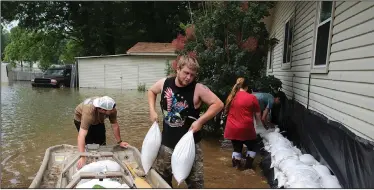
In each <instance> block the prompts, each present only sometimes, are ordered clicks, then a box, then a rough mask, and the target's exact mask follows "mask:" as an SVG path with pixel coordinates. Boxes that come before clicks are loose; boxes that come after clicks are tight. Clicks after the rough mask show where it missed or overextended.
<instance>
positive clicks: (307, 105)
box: [306, 72, 312, 110]
mask: <svg viewBox="0 0 374 190" xmlns="http://www.w3.org/2000/svg"><path fill="white" fill-rule="evenodd" d="M311 76H312V73H311V72H309V82H308V102H307V104H306V109H307V110H309V96H310V79H311V78H312V77H311Z"/></svg>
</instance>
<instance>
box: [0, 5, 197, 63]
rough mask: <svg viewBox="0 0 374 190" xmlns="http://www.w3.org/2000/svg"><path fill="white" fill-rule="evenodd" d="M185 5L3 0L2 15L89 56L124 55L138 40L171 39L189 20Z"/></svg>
mask: <svg viewBox="0 0 374 190" xmlns="http://www.w3.org/2000/svg"><path fill="white" fill-rule="evenodd" d="M195 4H196V3H192V4H191V5H192V6H194V5H195ZM186 6H187V3H186V2H183V1H173V2H158V1H152V2H150V1H144V2H136V1H133V2H132V1H91V2H86V1H66V2H63V1H21V2H19V1H15V2H9V1H8V2H2V10H1V12H2V15H1V16H2V19H5V21H11V20H19V26H22V27H24V28H28V29H36V30H42V31H45V32H50V31H53V32H60V33H61V34H63V35H64V36H65V38H66V39H67V40H74V41H76V44H80V46H81V47H82V51H83V52H82V55H85V56H89V55H106V54H116V53H124V52H125V51H126V50H127V49H129V48H130V47H131V46H133V45H134V44H135V43H137V42H139V41H148V42H166V41H171V40H172V38H173V36H175V35H176V34H177V33H178V32H179V31H180V29H179V28H178V27H177V26H178V25H179V23H180V22H186V21H187V20H188V19H189V14H188V12H187V9H186Z"/></svg>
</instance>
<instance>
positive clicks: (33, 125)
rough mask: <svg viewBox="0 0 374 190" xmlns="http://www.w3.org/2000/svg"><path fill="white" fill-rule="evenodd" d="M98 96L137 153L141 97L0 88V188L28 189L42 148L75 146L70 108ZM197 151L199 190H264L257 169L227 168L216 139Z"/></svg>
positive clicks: (145, 116)
mask: <svg viewBox="0 0 374 190" xmlns="http://www.w3.org/2000/svg"><path fill="white" fill-rule="evenodd" d="M102 95H108V96H111V97H112V98H114V99H115V101H116V103H117V109H118V121H119V125H120V129H121V137H122V139H123V140H125V141H127V142H129V143H130V144H131V145H133V146H135V147H137V148H138V149H139V150H140V148H141V145H142V142H143V139H144V137H145V134H146V133H147V131H148V129H149V127H150V126H151V122H150V121H149V111H148V103H147V94H146V93H144V92H138V91H136V90H134V91H121V90H112V89H69V88H66V89H50V88H32V87H31V84H30V83H29V82H15V83H13V84H1V188H28V187H29V185H30V183H31V181H32V179H33V177H34V176H35V175H36V172H37V171H38V169H39V167H40V164H41V162H42V160H43V157H44V153H45V150H46V149H47V148H49V147H51V146H54V145H58V144H71V145H76V143H77V142H76V139H77V130H76V128H75V126H74V124H73V113H74V109H75V107H76V106H77V105H78V104H79V103H80V102H82V101H83V100H84V99H85V98H87V97H90V96H102ZM158 101H159V98H158ZM156 105H157V110H158V111H159V110H160V108H159V106H158V103H156ZM160 115H161V112H159V116H160ZM106 124H107V125H106V126H107V127H106V128H107V144H115V143H116V140H115V138H114V135H113V131H112V129H111V127H110V125H109V122H108V121H106ZM202 147H203V151H204V173H205V188H269V186H268V185H267V183H266V181H265V178H263V177H262V176H261V171H260V169H259V166H258V165H257V166H256V171H255V173H254V172H250V171H248V170H247V171H238V170H236V169H234V168H232V167H231V149H230V148H224V149H223V148H221V146H220V142H219V139H204V140H203V142H202ZM255 162H256V161H255ZM257 162H258V159H257ZM185 187H186V186H185V185H183V184H182V185H181V186H179V188H185ZM174 188H178V187H177V186H174Z"/></svg>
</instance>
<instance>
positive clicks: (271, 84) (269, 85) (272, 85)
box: [252, 75, 282, 94]
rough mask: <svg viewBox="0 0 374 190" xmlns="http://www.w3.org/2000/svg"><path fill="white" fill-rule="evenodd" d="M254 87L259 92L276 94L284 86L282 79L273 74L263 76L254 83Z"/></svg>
mask: <svg viewBox="0 0 374 190" xmlns="http://www.w3.org/2000/svg"><path fill="white" fill-rule="evenodd" d="M252 84H253V86H252V89H253V90H254V91H258V92H267V93H271V94H274V93H276V92H277V91H279V90H281V88H282V81H281V80H279V79H278V78H275V77H274V76H273V75H269V76H263V77H261V78H259V79H258V80H255V81H254V82H253V83H252Z"/></svg>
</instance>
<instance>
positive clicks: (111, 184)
mask: <svg viewBox="0 0 374 190" xmlns="http://www.w3.org/2000/svg"><path fill="white" fill-rule="evenodd" d="M95 185H100V186H102V187H104V188H130V187H129V186H128V185H126V184H121V183H119V182H117V181H113V180H111V179H107V178H106V179H103V181H100V180H99V179H92V180H89V181H87V182H85V183H82V184H79V185H77V186H76V188H77V189H79V188H85V189H93V187H94V186H95Z"/></svg>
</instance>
